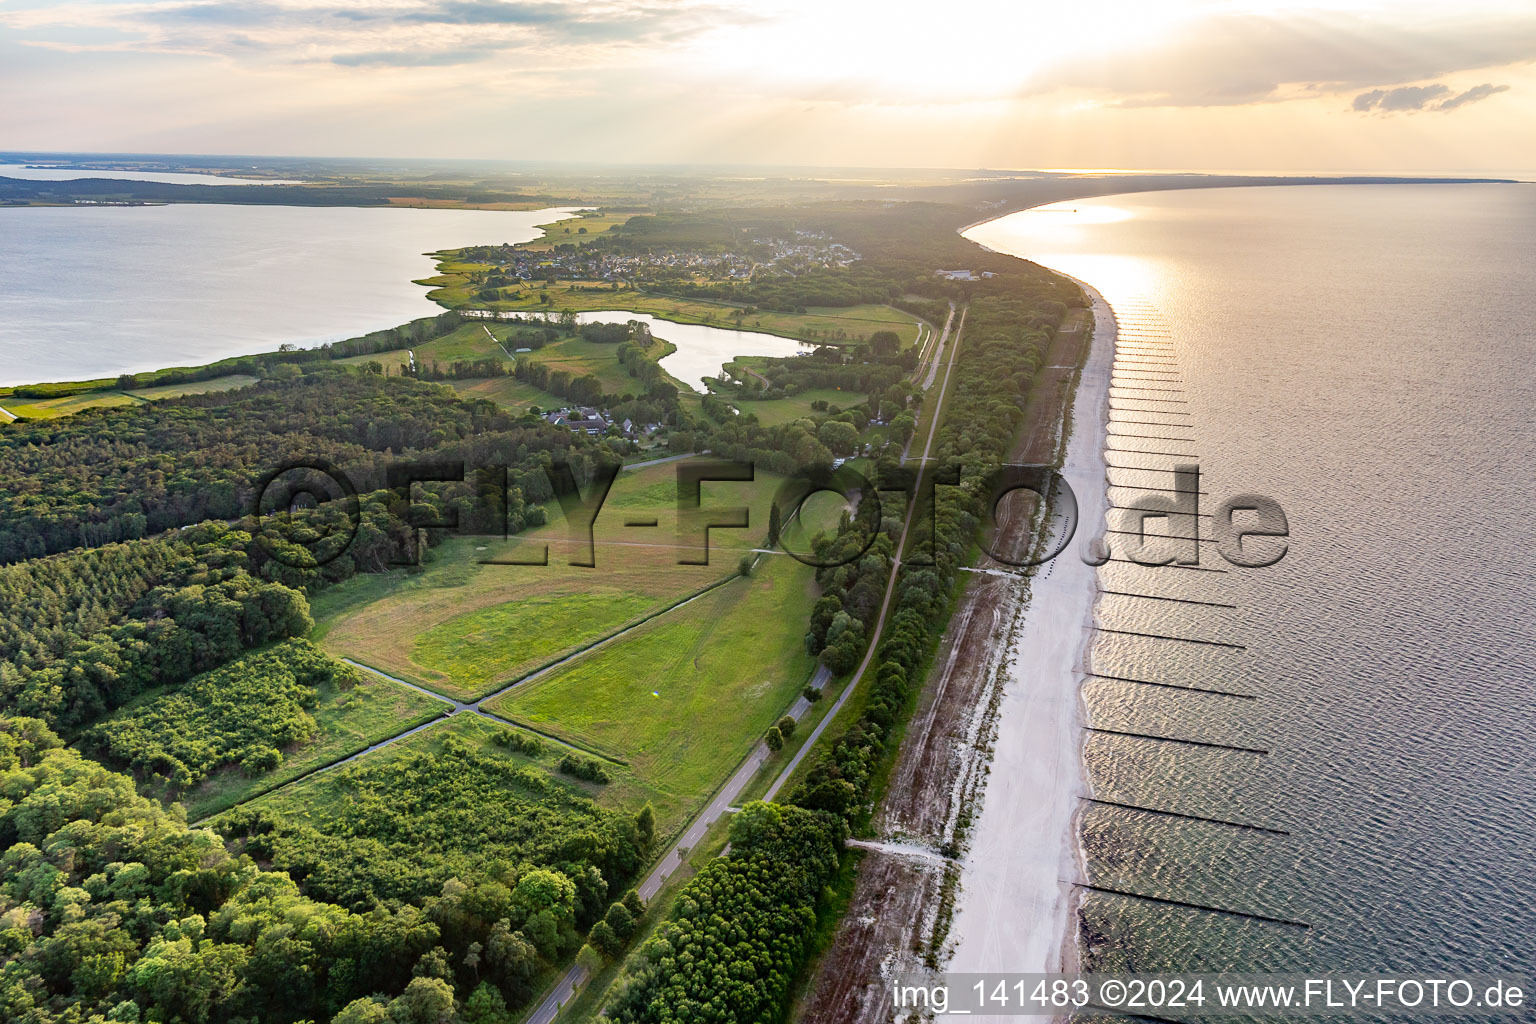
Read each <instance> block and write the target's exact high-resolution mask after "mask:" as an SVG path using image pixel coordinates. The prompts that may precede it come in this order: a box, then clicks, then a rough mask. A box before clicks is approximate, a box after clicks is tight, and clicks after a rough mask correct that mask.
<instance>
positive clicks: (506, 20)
mask: <svg viewBox="0 0 1536 1024" xmlns="http://www.w3.org/2000/svg"><path fill="white" fill-rule="evenodd" d="M0 2H3V0H0ZM750 17H751V16H750V15H748V14H744V13H739V12H730V11H727V10H724V9H721V8H718V7H715V6H713V4H712V3H711V0H684V2H674V3H658V2H651V0H382V2H360V0H130V2H127V3H115V4H113V3H99V2H89V0H84V2H75V3H64V4H57V5H52V6H50V7H47V8H42V9H36V8H34V9H29V10H24V11H17V12H15V13H6V12H4V11H3V9H0V26H3V27H6V28H9V29H11V30H12V31H13V32H15V33H16V34H17V35H18V36H19V41H21V42H28V41H35V42H37V43H40V44H43V45H51V46H57V45H59V43H60V40H58V39H56V38H54V39H46V40H45V39H43V38H39V36H38V34H39V33H47V34H49V35H51V36H57V35H59V34H61V33H63V34H65V35H72V36H74V38H69V39H66V40H63V43H64V44H65V45H68V46H69V48H70V49H71V50H74V51H77V52H78V51H85V50H102V51H106V50H115V51H129V52H155V53H182V54H199V55H212V56H220V57H228V58H233V59H236V60H252V59H266V60H277V61H280V62H284V63H329V64H331V65H334V66H339V67H353V68H368V67H399V68H404V67H447V66H453V65H457V64H465V63H471V62H475V61H480V60H485V59H487V58H488V57H490V56H493V55H494V54H495V53H497V52H511V51H520V52H523V53H525V54H526V53H528V52H530V51H538V52H541V53H544V54H547V55H549V56H550V57H551V59H554V57H555V56H556V55H560V56H562V57H563V59H565V60H566V61H567V63H569V64H571V65H574V66H580V65H582V64H583V63H584V62H587V63H591V62H597V61H600V60H602V58H603V54H604V52H605V50H611V49H613V48H622V47H631V48H643V47H646V46H649V45H654V44H656V43H661V42H670V41H675V40H678V39H684V38H688V37H690V36H694V35H699V34H702V33H704V32H707V31H709V30H710V29H711V28H713V27H715V26H717V25H719V24H722V23H729V22H731V21H733V20H734V21H736V22H737V23H739V22H740V21H742V20H750ZM104 28H109V29H111V30H112V31H113V32H115V33H117V34H118V35H119V36H120V37H121V38H119V39H117V40H114V41H112V42H109V43H99V42H97V41H95V40H87V39H81V38H79V35H80V34H81V33H82V32H84V31H86V30H92V31H97V32H99V31H100V30H102V29H104ZM28 36H32V37H33V38H32V40H29V39H28ZM263 55H264V56H263Z"/></svg>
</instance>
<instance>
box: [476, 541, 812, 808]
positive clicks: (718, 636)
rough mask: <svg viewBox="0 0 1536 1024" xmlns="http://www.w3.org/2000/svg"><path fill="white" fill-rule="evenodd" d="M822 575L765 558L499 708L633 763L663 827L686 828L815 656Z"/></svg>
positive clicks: (806, 674)
mask: <svg viewBox="0 0 1536 1024" xmlns="http://www.w3.org/2000/svg"><path fill="white" fill-rule="evenodd" d="M816 593H817V590H816V585H815V577H814V574H813V573H812V571H811V569H810V568H809V567H808V566H804V565H801V564H800V563H799V562H796V561H795V560H793V559H790V558H779V557H772V558H764V559H762V560H761V561H760V562H759V563H758V569H757V570H756V571H755V572H754V573H753V575H752V576H750V577H743V578H739V579H736V580H733V581H732V582H730V583H728V584H726V585H725V586H723V587H721V588H719V589H717V590H714V591H711V592H710V593H709V594H707V595H705V596H704V597H702V598H700V599H698V600H696V601H693V602H691V603H690V604H687V605H685V606H683V607H681V608H678V609H676V610H674V611H671V612H668V613H667V614H666V615H664V616H661V617H660V618H657V619H655V620H653V621H651V622H648V623H646V624H645V625H644V626H642V627H640V628H639V629H637V630H636V631H635V632H634V633H633V634H632V635H629V636H626V638H625V639H624V641H623V642H622V643H621V644H615V645H612V646H610V647H606V648H603V649H601V650H598V651H595V652H593V653H591V654H589V655H585V656H583V657H581V658H579V659H577V660H576V661H574V662H572V663H571V664H570V665H568V666H566V667H563V668H561V669H560V670H558V671H556V672H554V673H552V674H550V675H549V676H547V677H545V678H541V679H538V680H535V681H534V682H531V683H529V684H527V685H526V686H522V687H518V688H517V689H514V690H513V691H512V692H510V693H508V694H506V695H505V696H503V697H500V698H498V699H497V700H496V701H495V702H494V705H493V706H492V707H491V710H492V711H495V712H496V713H497V714H500V715H504V716H505V717H507V718H510V719H512V720H514V721H517V722H524V723H527V724H528V725H530V726H532V727H533V728H535V729H538V730H540V731H547V732H550V733H552V734H554V735H556V736H560V737H563V738H567V739H570V740H571V741H573V742H575V743H578V744H581V745H583V746H586V747H590V748H592V749H595V750H599V751H602V752H604V753H607V754H609V755H611V756H614V757H618V758H622V759H624V760H626V761H628V762H629V763H630V765H631V767H632V768H633V770H634V774H635V778H636V780H637V781H638V782H639V783H640V785H641V786H642V787H643V789H644V791H645V795H646V796H647V797H648V798H649V799H650V800H651V801H652V803H653V804H654V805H655V807H656V813H657V819H658V824H659V826H660V829H661V831H668V832H669V831H671V830H673V829H675V828H676V827H678V826H680V825H681V824H682V822H683V821H684V820H686V819H687V818H688V817H689V816H690V815H691V814H692V813H693V812H694V811H696V810H697V809H698V807H699V805H700V804H701V803H702V802H703V800H704V799H705V798H707V796H708V794H709V793H711V792H713V791H714V789H715V787H716V786H718V785H719V784H720V782H721V781H722V780H724V779H725V777H726V776H727V775H729V773H730V772H731V770H732V769H734V768H735V767H736V765H737V764H738V763H739V762H740V761H741V759H742V758H743V757H744V756H745V755H746V753H747V752H748V751H749V750H750V749H751V748H752V745H753V744H754V743H755V742H757V740H758V739H759V738H760V737H761V736H762V734H763V732H765V731H766V730H767V728H768V727H769V726H770V725H772V724H773V723H774V722H775V721H777V720H778V718H779V717H780V716H781V715H783V714H784V712H785V710H786V709H787V708H788V707H789V705H790V704H791V703H793V702H794V699H795V696H796V695H797V694H798V693H799V692H800V689H801V688H802V687H803V686H804V685H805V683H806V681H807V680H808V679H809V678H810V675H811V672H812V670H813V669H814V667H815V659H814V658H812V657H811V656H810V655H809V654H807V653H806V651H805V645H804V641H803V638H804V635H805V628H806V622H807V620H808V618H809V616H810V610H811V605H812V604H814V603H815V600H816Z"/></svg>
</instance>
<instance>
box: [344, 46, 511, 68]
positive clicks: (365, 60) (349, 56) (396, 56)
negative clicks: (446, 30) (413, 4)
mask: <svg viewBox="0 0 1536 1024" xmlns="http://www.w3.org/2000/svg"><path fill="white" fill-rule="evenodd" d="M490 57H491V53H490V52H489V51H486V50H444V51H440V52H437V53H421V52H419V51H412V50H380V51H376V52H373V53H344V54H338V55H337V56H335V57H332V58H331V63H332V64H339V65H341V66H342V67H349V68H361V67H388V68H444V67H454V66H456V65H459V64H475V63H478V62H479V61H482V60H488V59H489V58H490Z"/></svg>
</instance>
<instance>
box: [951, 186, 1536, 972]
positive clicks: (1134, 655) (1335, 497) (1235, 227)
mask: <svg viewBox="0 0 1536 1024" xmlns="http://www.w3.org/2000/svg"><path fill="white" fill-rule="evenodd" d="M966 234H967V237H969V238H972V239H973V240H975V241H977V242H980V243H982V244H985V245H987V246H989V247H991V248H993V249H997V250H999V251H1003V252H1009V253H1012V254H1014V255H1018V256H1022V257H1024V258H1027V259H1031V260H1034V261H1036V262H1038V263H1041V264H1044V265H1046V266H1049V267H1052V268H1055V269H1059V270H1061V271H1064V272H1066V273H1069V274H1072V275H1073V276H1075V277H1078V278H1081V279H1083V280H1085V281H1087V282H1089V283H1090V284H1092V285H1094V286H1095V287H1097V288H1098V289H1099V290H1100V291H1101V292H1102V293H1103V294H1104V296H1105V297H1106V298H1107V300H1108V301H1109V303H1110V304H1111V305H1112V306H1113V307H1114V309H1115V313H1116V316H1117V319H1118V320H1119V322H1120V330H1121V336H1120V347H1119V349H1118V352H1117V364H1116V370H1115V378H1114V385H1115V386H1114V388H1113V390H1112V391H1111V399H1110V405H1111V407H1112V411H1111V414H1110V419H1111V423H1110V427H1109V431H1110V436H1109V438H1108V439H1107V442H1106V453H1105V455H1106V463H1107V465H1109V466H1110V467H1111V468H1109V469H1108V479H1109V482H1110V484H1111V488H1110V492H1109V496H1110V501H1111V503H1112V504H1116V505H1126V504H1129V503H1130V502H1131V501H1134V500H1139V499H1142V498H1144V497H1146V496H1147V495H1148V494H1150V493H1157V492H1155V491H1149V490H1147V488H1158V487H1163V488H1166V487H1170V486H1172V484H1171V483H1170V481H1171V480H1172V477H1171V474H1170V472H1169V471H1170V470H1171V468H1172V467H1173V466H1174V465H1176V464H1178V463H1180V462H1198V464H1199V466H1200V469H1201V473H1202V475H1201V478H1200V490H1201V491H1203V492H1206V493H1205V494H1203V495H1202V496H1201V497H1200V501H1201V503H1202V504H1201V507H1200V512H1201V513H1202V515H1203V516H1209V515H1211V514H1212V513H1214V512H1215V511H1216V507H1217V506H1218V505H1219V504H1220V503H1221V502H1222V501H1223V500H1225V499H1227V498H1229V497H1232V496H1234V495H1236V494H1239V493H1242V492H1256V493H1259V494H1263V495H1267V496H1270V497H1273V498H1274V499H1275V500H1277V501H1278V502H1279V503H1280V505H1281V506H1282V507H1283V508H1284V509H1285V512H1286V514H1287V516H1288V518H1289V525H1290V532H1291V537H1290V538H1289V551H1288V553H1287V555H1286V556H1285V558H1284V559H1283V560H1281V561H1280V562H1279V563H1278V564H1277V565H1274V566H1272V567H1269V568H1240V567H1236V566H1233V565H1230V564H1228V563H1226V562H1225V561H1223V560H1222V559H1221V558H1220V556H1219V555H1218V554H1217V553H1216V551H1215V545H1213V544H1208V543H1202V544H1201V545H1200V549H1201V563H1200V568H1199V569H1175V568H1166V569H1154V568H1144V567H1141V566H1137V565H1134V564H1127V563H1125V562H1120V561H1114V562H1111V563H1109V564H1107V565H1105V566H1104V567H1102V568H1101V569H1100V570H1099V572H1098V574H1097V581H1096V586H1097V589H1099V590H1100V591H1101V593H1100V595H1099V604H1098V611H1097V629H1096V630H1095V632H1094V634H1093V635H1092V637H1091V638H1090V639H1089V653H1088V660H1087V665H1086V666H1085V667H1086V668H1087V669H1088V672H1089V673H1090V674H1089V675H1087V676H1086V678H1084V680H1083V685H1082V705H1083V709H1084V712H1085V716H1086V724H1087V725H1088V726H1089V727H1090V728H1089V731H1087V732H1086V733H1084V735H1083V750H1084V754H1083V760H1084V774H1085V781H1086V783H1087V786H1088V790H1089V792H1090V794H1091V796H1092V797H1094V798H1096V799H1097V800H1100V801H1104V803H1086V804H1085V805H1084V807H1083V809H1082V811H1081V813H1080V815H1079V824H1078V826H1077V828H1078V836H1077V838H1078V839H1079V840H1080V842H1081V844H1082V848H1083V851H1084V854H1085V875H1086V877H1084V878H1081V879H1076V881H1081V882H1087V883H1089V884H1090V885H1092V886H1096V887H1098V888H1099V889H1100V890H1102V889H1116V890H1120V891H1122V892H1134V893H1142V894H1145V895H1148V896H1156V897H1160V898H1163V899H1168V900H1175V901H1179V902H1181V903H1187V904H1194V905H1199V906H1201V907H1207V908H1210V909H1209V910H1197V909H1190V908H1181V907H1172V906H1168V905H1165V904H1157V903H1152V902H1148V901H1144V900H1138V899H1135V898H1131V897H1127V896H1122V895H1111V894H1108V893H1105V892H1102V891H1098V892H1095V891H1090V890H1082V889H1079V891H1078V892H1079V897H1078V898H1079V899H1080V901H1081V902H1080V909H1079V918H1078V922H1077V923H1079V924H1080V925H1081V930H1080V932H1079V935H1078V940H1079V943H1080V949H1081V952H1082V953H1083V954H1084V962H1085V965H1087V966H1090V967H1097V968H1101V969H1129V968H1134V969H1140V970H1157V969H1184V970H1221V969H1239V968H1247V969H1254V970H1298V971H1342V970H1354V971H1362V972H1386V971H1397V972H1409V971H1416V972H1417V971H1424V972H1428V971H1454V970H1469V971H1497V970H1517V971H1524V970H1526V969H1527V968H1528V965H1529V964H1530V963H1531V962H1533V960H1536V936H1533V933H1532V932H1531V929H1530V927H1529V925H1530V922H1531V921H1533V920H1536V893H1533V890H1532V887H1531V885H1530V881H1529V859H1530V858H1529V853H1528V846H1529V837H1530V835H1531V834H1532V832H1533V831H1536V757H1533V756H1532V752H1533V740H1532V739H1531V736H1532V726H1533V724H1536V723H1533V720H1536V628H1533V626H1532V623H1531V617H1530V609H1531V608H1532V607H1536V550H1533V548H1532V545H1531V538H1532V537H1533V536H1536V482H1533V481H1536V476H1533V474H1532V472H1531V469H1530V462H1531V459H1532V457H1533V456H1536V421H1533V419H1532V417H1531V415H1530V409H1531V408H1532V407H1533V406H1536V373H1533V372H1532V370H1531V364H1532V359H1533V358H1536V324H1533V318H1532V316H1531V312H1530V311H1531V310H1532V309H1533V308H1536V186H1530V185H1509V186H1459V185H1458V186H1357V187H1346V186H1324V187H1306V188H1299V187H1298V188H1255V189H1217V190H1204V191H1187V192H1178V193H1160V194H1151V195H1127V196H1113V197H1107V198H1103V199H1096V200H1091V201H1081V202H1069V203H1063V204H1057V205H1056V206H1054V207H1050V208H1043V209H1041V210H1038V211H1027V212H1025V213H1021V214H1015V215H1012V216H1010V217H1005V218H1002V219H1001V220H998V221H994V222H991V223H988V224H984V225H981V226H978V227H976V228H973V229H971V230H969V231H968V232H967V233H966ZM1187 522H1188V520H1187V519H1185V520H1184V521H1183V522H1181V523H1180V524H1179V525H1177V526H1174V527H1173V530H1174V531H1175V532H1178V533H1180V534H1181V535H1182V534H1183V533H1184V532H1185V530H1184V525H1183V523H1187ZM1199 522H1200V524H1201V525H1200V530H1201V532H1200V536H1201V537H1202V538H1209V537H1210V536H1211V533H1210V530H1211V523H1212V520H1211V519H1208V518H1200V519H1199ZM1125 523H1126V520H1125V519H1121V520H1120V521H1119V522H1118V523H1117V521H1116V519H1115V518H1114V517H1112V518H1111V520H1110V528H1111V529H1112V530H1113V529H1117V528H1123V527H1124V525H1125ZM1152 528H1153V529H1158V528H1159V527H1156V526H1154V527H1152ZM1109 539H1110V541H1111V546H1112V547H1115V545H1116V543H1117V542H1121V541H1126V540H1128V539H1129V538H1127V537H1125V536H1123V535H1116V534H1110V535H1109ZM1080 540H1081V538H1080ZM1076 546H1077V544H1076V543H1074V547H1073V549H1072V550H1071V551H1069V552H1068V554H1067V555H1065V556H1063V557H1076ZM1124 551H1125V549H1124V548H1123V547H1119V548H1116V553H1115V556H1114V557H1115V558H1116V559H1119V558H1123V557H1125V555H1124V554H1123V552H1124ZM1192 641H1202V642H1198V643H1197V642H1192ZM1000 735H1002V736H1006V725H1005V726H1004V729H1003V730H1002V733H1001V734H1000ZM1183 740H1193V741H1196V744H1201V745H1196V744H1191V743H1185V742H1180V741H1183ZM999 757H1000V760H1002V757H1003V755H1002V753H1001V752H1000V755H999ZM1110 804H1117V805H1122V806H1110ZM1124 805H1129V806H1124ZM1132 808H1141V809H1139V810H1138V809H1132ZM1155 812H1162V813H1155ZM1167 812H1172V814H1169V813H1167ZM1173 815H1184V816H1185V817H1177V816H1173ZM1195 818H1203V819H1212V820H1205V821H1199V820H1194V819H1195ZM983 827H984V823H983ZM1019 841H1020V842H1031V843H1034V842H1042V843H1049V844H1053V848H1054V844H1055V842H1056V838H1055V837H1034V836H1020V837H1019ZM1000 855H1006V851H1004V852H1003V853H1002V854H1000ZM997 898H998V899H1000V900H1006V899H1007V894H1006V893H1003V894H999V895H998V896H997ZM1229 911H1235V912H1237V913H1229ZM1240 914H1242V915H1257V917H1264V918H1273V919H1276V920H1274V921H1263V920H1258V919H1256V917H1255V916H1239V915H1240ZM1279 921H1284V922H1293V923H1292V924H1285V923H1277V922H1279ZM1299 925H1306V926H1308V927H1299ZM956 928H957V930H958V931H960V932H961V933H962V936H961V940H960V941H961V943H962V945H963V943H964V941H965V938H964V935H963V933H964V930H965V928H966V920H965V915H964V914H961V915H960V916H959V918H957V921H956ZM989 969H996V970H1006V969H1008V966H1007V965H1006V964H998V965H995V966H992V967H990V968H989Z"/></svg>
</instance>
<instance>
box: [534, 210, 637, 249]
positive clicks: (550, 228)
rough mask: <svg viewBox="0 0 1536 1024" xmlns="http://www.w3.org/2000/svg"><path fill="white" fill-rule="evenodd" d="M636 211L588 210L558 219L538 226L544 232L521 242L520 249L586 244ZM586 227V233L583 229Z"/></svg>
mask: <svg viewBox="0 0 1536 1024" xmlns="http://www.w3.org/2000/svg"><path fill="white" fill-rule="evenodd" d="M634 216H637V214H634V213H613V212H610V211H606V210H586V211H583V212H582V213H578V214H577V215H576V216H574V217H567V218H565V219H564V220H557V221H554V222H553V223H550V224H539V225H537V227H538V228H539V230H541V231H543V232H544V233H543V234H542V235H540V236H539V237H538V238H535V239H534V240H533V241H531V242H521V243H519V244H518V246H517V247H518V248H519V249H526V250H528V251H530V252H548V251H550V250H551V249H553V248H554V247H555V246H557V245H572V244H574V245H586V244H587V243H588V242H595V241H597V239H598V238H599V237H601V236H602V235H603V234H604V233H605V232H607V231H609V230H611V229H612V228H613V227H614V226H615V225H617V224H623V223H625V222H626V221H628V220H629V219H630V218H631V217H634ZM583 228H585V229H586V230H585V233H583V231H582V229H583Z"/></svg>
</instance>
